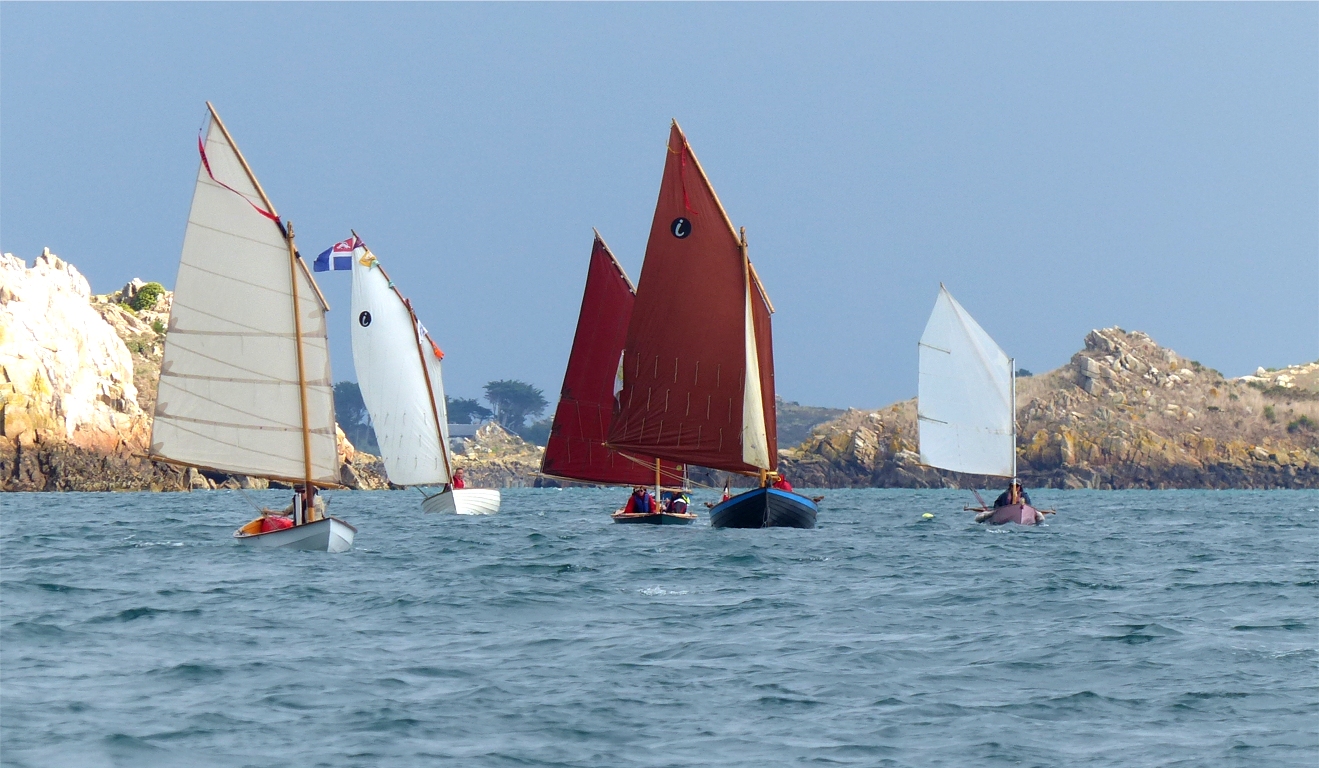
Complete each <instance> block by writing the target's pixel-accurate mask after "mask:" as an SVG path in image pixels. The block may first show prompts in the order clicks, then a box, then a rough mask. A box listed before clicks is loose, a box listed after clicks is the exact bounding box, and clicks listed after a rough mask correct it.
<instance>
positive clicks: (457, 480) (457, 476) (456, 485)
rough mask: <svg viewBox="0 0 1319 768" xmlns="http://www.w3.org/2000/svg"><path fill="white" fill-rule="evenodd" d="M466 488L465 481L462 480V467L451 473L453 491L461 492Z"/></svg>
mask: <svg viewBox="0 0 1319 768" xmlns="http://www.w3.org/2000/svg"><path fill="white" fill-rule="evenodd" d="M466 487H467V481H466V480H463V469H462V467H459V468H458V469H455V470H454V471H453V489H454V490H455V491H461V490H462V489H464V488H466Z"/></svg>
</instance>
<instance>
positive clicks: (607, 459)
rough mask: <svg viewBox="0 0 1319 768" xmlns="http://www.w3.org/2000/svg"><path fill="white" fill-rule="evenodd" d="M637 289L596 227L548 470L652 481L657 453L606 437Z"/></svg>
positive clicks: (603, 479) (674, 475)
mask: <svg viewBox="0 0 1319 768" xmlns="http://www.w3.org/2000/svg"><path fill="white" fill-rule="evenodd" d="M634 301H635V289H634V288H633V286H632V281H631V280H629V279H628V277H627V273H626V272H624V271H623V267H622V265H620V264H619V263H618V260H617V259H615V258H614V255H613V253H612V252H610V250H609V246H608V245H606V244H605V242H604V239H603V238H601V237H600V233H599V232H597V233H595V242H594V244H593V245H592V248H591V262H590V266H589V268H588V270H587V274H586V288H585V290H584V291H583V292H582V306H581V311H580V312H579V314H578V317H577V329H576V332H575V333H574V335H573V344H572V351H571V352H570V353H569V356H568V366H567V370H565V371H564V375H563V387H562V388H561V389H560V393H559V402H558V404H557V405H556V406H555V409H554V420H553V421H552V422H551V427H550V439H549V441H548V443H547V444H546V446H545V455H544V457H543V459H542V461H541V474H543V475H545V476H547V477H558V478H563V479H565V480H572V481H576V482H583V483H600V484H610V485H648V484H650V483H652V482H654V480H655V460H654V459H653V458H648V457H645V458H643V457H639V456H629V455H626V454H623V453H620V452H618V451H615V450H613V449H612V448H610V447H609V446H607V445H606V444H605V441H606V440H607V439H608V434H609V428H610V423H611V422H612V420H613V416H614V410H615V408H616V407H617V405H616V400H615V393H616V392H617V391H618V390H619V378H620V376H621V375H622V371H621V370H620V366H621V365H622V353H623V343H624V341H625V340H626V338H627V327H628V322H629V320H630V318H631V316H632V307H633V303H634ZM661 475H662V479H663V480H664V482H669V483H676V482H681V480H682V467H681V466H675V465H674V464H673V463H672V462H663V463H662V464H661Z"/></svg>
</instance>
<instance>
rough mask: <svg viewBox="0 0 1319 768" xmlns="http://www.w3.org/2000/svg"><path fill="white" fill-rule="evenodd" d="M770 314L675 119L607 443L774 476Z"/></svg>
mask: <svg viewBox="0 0 1319 768" xmlns="http://www.w3.org/2000/svg"><path fill="white" fill-rule="evenodd" d="M770 312H771V309H770V306H769V302H768V300H767V298H766V297H765V294H764V291H763V289H762V287H761V286H760V281H759V280H758V279H757V278H756V276H755V270H754V269H752V268H751V265H750V262H748V261H747V258H746V253H745V244H744V243H743V242H742V239H741V237H740V236H739V235H738V233H737V231H736V230H735V229H734V228H733V225H732V222H731V221H729V219H728V215H727V214H726V213H725V212H724V209H723V206H722V205H721V204H720V203H719V198H718V197H717V196H716V195H715V192H714V188H713V187H711V186H710V182H709V180H708V179H707V178H706V176H705V172H704V171H703V170H701V166H700V164H699V163H698V162H697V161H696V156H695V155H694V154H693V153H692V151H691V147H690V146H688V144H687V140H686V138H685V137H684V136H683V134H682V130H681V129H680V128H679V127H678V124H677V123H676V122H675V123H674V124H673V127H672V129H671V130H670V132H669V146H668V157H667V160H666V162H665V164H664V179H663V181H662V182H661V184H660V194H659V202H658V203H657V204H656V206H655V218H654V221H653V222H652V223H651V228H650V240H649V242H648V243H647V245H646V261H645V264H644V265H643V266H642V270H641V281H640V284H639V286H638V288H637V300H636V306H635V307H634V309H633V312H632V322H631V323H630V324H629V326H628V332H627V346H626V353H625V356H624V366H623V389H622V391H621V392H620V394H619V402H620V412H619V413H618V415H617V416H616V417H615V418H614V421H613V425H612V427H611V428H610V432H609V444H610V446H612V447H614V448H617V449H619V450H623V451H627V452H629V453H632V452H636V453H641V454H646V455H652V456H660V457H663V458H665V459H670V460H672V461H676V462H683V463H686V464H695V465H699V466H705V467H711V468H714V469H723V470H727V471H731V472H742V473H749V474H750V473H757V472H759V471H760V470H762V469H771V470H772V469H774V468H775V467H776V465H777V458H778V456H777V453H778V445H777V441H776V439H775V434H774V421H775V419H774V351H773V341H772V337H771V332H770ZM753 364H754V365H755V369H753V370H752V371H751V375H752V376H754V377H755V378H754V379H753V380H752V381H751V382H750V384H751V386H748V382H747V378H746V375H747V371H748V366H749V365H753ZM757 382H758V383H759V386H758V387H757V386H755V384H756V383H757Z"/></svg>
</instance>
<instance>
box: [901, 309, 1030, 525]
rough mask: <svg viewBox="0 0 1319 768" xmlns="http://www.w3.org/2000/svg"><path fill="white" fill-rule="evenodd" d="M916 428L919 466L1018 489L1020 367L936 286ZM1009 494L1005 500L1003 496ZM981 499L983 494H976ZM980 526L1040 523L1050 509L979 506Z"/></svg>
mask: <svg viewBox="0 0 1319 768" xmlns="http://www.w3.org/2000/svg"><path fill="white" fill-rule="evenodd" d="M919 350H920V381H919V385H918V397H917V422H918V424H919V432H920V451H921V463H923V464H926V465H928V466H932V467H938V468H940V469H947V470H951V471H953V472H965V473H968V474H974V475H989V476H992V477H1006V478H1011V480H1012V484H1013V485H1014V486H1017V449H1016V445H1017V424H1016V411H1017V379H1016V373H1015V370H1014V363H1015V361H1014V360H1013V359H1012V358H1010V357H1008V356H1007V354H1006V353H1004V352H1003V350H1002V349H1000V348H999V346H998V344H995V343H994V340H993V339H991V338H990V337H989V334H988V333H985V329H983V328H981V327H980V325H979V324H978V323H977V322H976V321H975V320H974V319H973V318H972V317H971V315H970V314H969V313H968V312H967V311H966V310H965V309H963V308H962V305H961V304H958V303H957V300H956V299H954V298H953V296H952V294H951V293H949V292H948V289H947V288H945V287H944V286H943V284H942V283H940V285H939V296H938V298H937V299H935V302H934V311H933V312H932V313H930V319H929V321H928V322H927V323H926V324H925V332H924V333H923V334H921V340H920V344H919ZM1005 496H1006V494H1005ZM976 498H977V500H980V497H979V494H977V495H976ZM967 509H968V510H971V511H975V512H976V513H977V515H976V522H986V521H988V522H989V523H991V524H993V525H1002V524H1003V523H1019V524H1021V525H1035V524H1036V523H1038V522H1042V521H1043V520H1044V515H1045V514H1046V512H1047V513H1051V512H1052V510H1047V511H1041V510H1037V509H1035V508H1034V507H1032V506H1031V505H1030V504H1029V503H1006V504H1002V505H998V506H994V507H990V506H988V505H986V504H985V503H984V502H983V500H980V506H978V507H967Z"/></svg>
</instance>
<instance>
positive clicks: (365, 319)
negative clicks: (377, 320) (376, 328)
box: [357, 311, 371, 328]
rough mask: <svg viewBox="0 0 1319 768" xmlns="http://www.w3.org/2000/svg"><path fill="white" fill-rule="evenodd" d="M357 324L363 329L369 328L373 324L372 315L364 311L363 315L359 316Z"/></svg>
mask: <svg viewBox="0 0 1319 768" xmlns="http://www.w3.org/2000/svg"><path fill="white" fill-rule="evenodd" d="M357 322H358V324H360V325H361V326H362V327H363V328H365V327H367V326H368V325H370V324H371V313H370V312H366V311H363V312H362V314H360V315H358V316H357Z"/></svg>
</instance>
